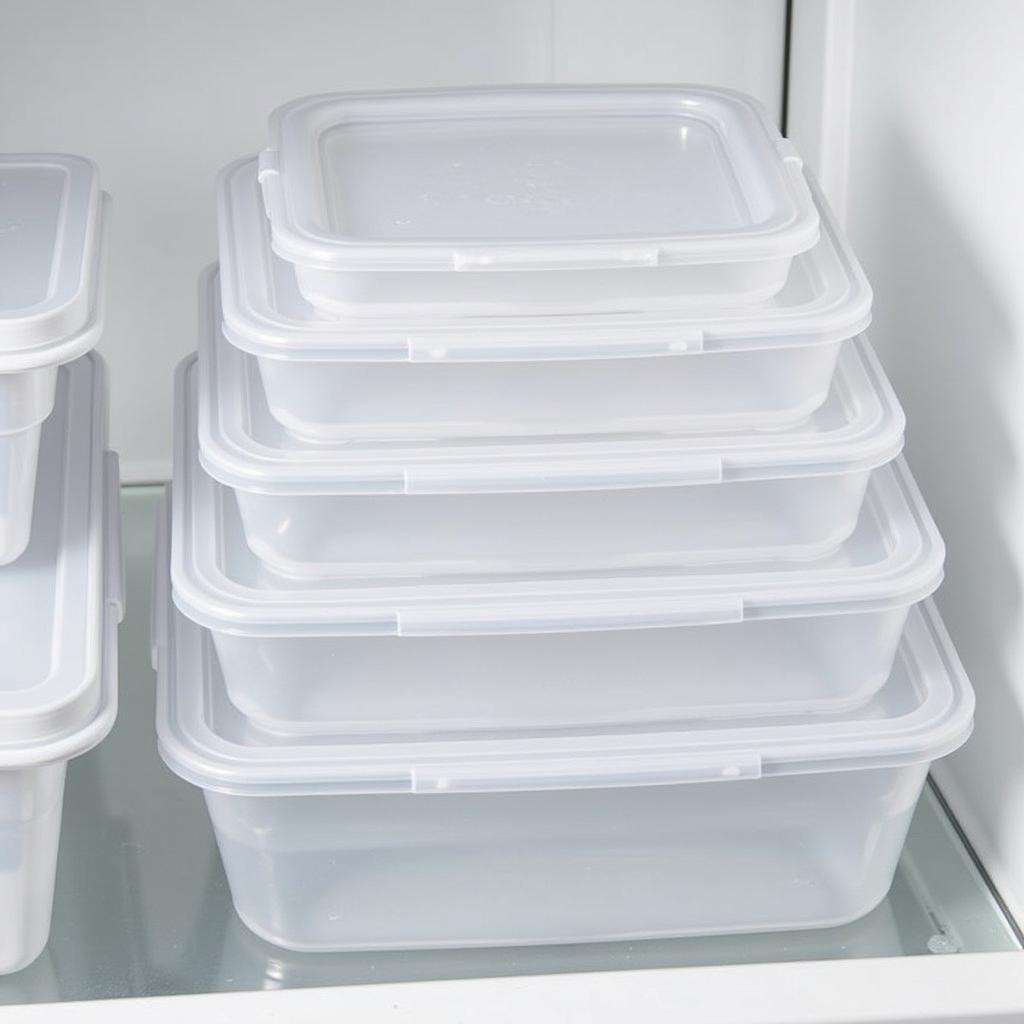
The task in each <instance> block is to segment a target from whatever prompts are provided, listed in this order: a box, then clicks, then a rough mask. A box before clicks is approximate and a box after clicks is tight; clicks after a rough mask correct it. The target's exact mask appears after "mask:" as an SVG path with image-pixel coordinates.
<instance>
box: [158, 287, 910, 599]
mask: <svg viewBox="0 0 1024 1024" xmlns="http://www.w3.org/2000/svg"><path fill="white" fill-rule="evenodd" d="M206 308H207V315H206V317H205V322H204V325H203V327H202V330H201V335H202V336H201V339H200V355H199V372H198V383H197V387H198V425H197V426H196V425H193V426H191V427H190V428H189V436H190V438H191V437H192V436H193V435H194V434H195V433H196V432H197V431H198V438H199V457H200V459H201V461H202V465H203V467H204V468H205V469H206V470H207V471H208V472H209V473H210V474H211V475H212V476H213V477H214V478H215V479H217V480H218V481H220V482H221V483H223V484H225V485H227V486H230V487H232V488H234V490H235V491H236V493H237V498H238V507H239V510H240V512H241V516H242V523H243V527H244V529H245V535H246V538H247V540H248V543H249V546H250V547H251V548H252V550H253V551H254V552H256V553H257V554H258V555H259V557H260V559H261V560H262V561H263V562H265V563H266V564H267V565H268V566H271V567H273V568H274V569H276V570H277V571H278V572H281V573H285V574H288V575H292V576H296V577H302V578H307V579H310V578H318V577H319V578H323V577H333V576H347V577H357V576H367V577H399V576H405V577H410V576H421V575H423V574H473V575H494V574H500V573H506V572H519V571H521V570H530V571H535V572H558V571H563V570H572V571H582V570H595V571H603V570H608V569H621V568H630V569H637V568H654V567H659V566H666V565H682V564H693V563H698V562H707V563H713V562H723V561H729V560H735V559H744V560H748V561H749V560H751V559H757V558H782V557H789V558H803V559H805V558H810V557H814V556H818V555H821V554H823V553H826V552H829V551H834V550H835V549H836V548H837V547H838V546H839V545H840V544H842V542H843V540H844V539H845V538H846V537H847V536H848V535H849V534H850V532H851V531H852V530H853V528H854V525H855V523H856V521H857V515H858V512H859V510H860V504H861V500H862V497H863V494H864V488H865V487H866V486H867V481H868V477H869V475H870V473H871V471H872V470H873V469H875V468H876V467H877V466H880V465H883V464H884V463H886V462H888V461H889V460H890V459H892V458H893V457H894V456H895V455H896V454H897V453H898V452H899V451H900V449H901V447H902V445H903V428H904V419H903V412H902V410H901V409H900V407H899V404H898V403H897V401H896V398H895V396H894V395H893V393H892V389H891V388H890V386H889V384H888V382H887V381H886V379H885V376H884V374H883V372H882V370H881V367H880V366H879V365H878V362H877V360H876V359H875V357H874V355H873V353H872V352H871V350H870V347H869V346H868V344H867V342H866V341H863V340H858V341H855V342H848V343H847V348H846V350H845V351H844V353H843V354H842V355H841V356H840V359H839V362H838V364H837V370H836V374H835V378H834V381H833V386H832V389H831V392H830V395H829V397H828V398H827V399H826V400H825V402H824V403H823V404H822V406H821V407H820V408H819V409H818V410H817V411H816V412H815V413H814V415H813V416H812V417H810V418H809V419H807V420H805V421H803V422H801V423H800V424H798V425H796V426H793V427H790V428H787V429H780V430H775V431H757V430H745V431H741V430H735V431H729V432H707V433H698V432H693V433H687V434H661V433H639V434H622V435H603V436H597V437H592V438H588V439H580V438H573V439H569V438H561V439H559V438H516V437H512V438H494V439H472V438H461V439H460V438H452V439H444V438H442V439H437V440H435V439H433V438H419V439H416V440H415V441H408V442H402V441H390V440H387V439H366V440H364V441H358V442H356V441H353V442H352V443H349V444H343V443H334V444H323V445H316V444H312V443H310V442H306V441H302V440H301V439H298V438H295V437H294V436H293V435H291V434H289V432H288V431H286V430H285V429H284V428H282V427H281V426H280V424H279V423H278V422H277V421H276V420H275V419H274V418H273V417H272V416H271V415H270V414H269V411H268V410H267V407H266V402H265V400H264V395H263V391H262V386H261V382H260V375H259V371H258V369H257V367H256V361H255V359H254V357H252V356H249V355H246V354H245V353H243V352H240V351H239V350H238V349H236V348H234V347H233V346H232V345H229V344H228V343H227V342H225V341H224V340H223V338H222V336H221V335H220V332H219V331H218V330H217V327H216V320H215V301H214V300H213V299H210V301H209V302H208V303H207V307H206ZM185 376H187V377H189V378H191V377H192V376H195V374H193V373H192V372H191V371H186V372H185ZM192 388H193V382H189V383H187V384H185V383H184V382H183V384H182V386H181V387H180V388H179V394H178V404H179V409H180V412H179V418H180V419H181V420H182V422H184V420H185V418H189V419H191V418H192V416H193V414H192V413H191V412H187V411H186V409H185V408H184V407H185V406H186V405H190V404H191V403H192V401H193V398H192ZM193 443H194V442H193V441H192V440H189V442H188V445H189V446H191V445H192V444H193Z"/></svg>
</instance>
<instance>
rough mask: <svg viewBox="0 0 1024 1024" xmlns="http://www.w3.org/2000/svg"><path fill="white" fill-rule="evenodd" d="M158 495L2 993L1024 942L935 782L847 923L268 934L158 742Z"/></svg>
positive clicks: (128, 533)
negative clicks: (46, 913) (53, 868)
mask: <svg viewBox="0 0 1024 1024" xmlns="http://www.w3.org/2000/svg"><path fill="white" fill-rule="evenodd" d="M156 497H157V491H156V490H155V489H149V488H136V489H132V490H129V491H127V492H126V495H125V501H124V510H125V547H126V552H125V553H126V559H127V578H128V600H129V605H128V615H127V618H126V620H125V624H124V625H123V626H122V628H121V712H120V718H119V721H118V724H117V726H116V728H115V730H114V733H113V734H112V736H111V737H110V738H109V739H108V740H107V741H106V742H105V743H104V744H103V746H101V747H100V748H99V749H98V750H96V751H94V752H92V753H91V754H88V755H86V756H85V757H83V758H81V759H80V760H78V761H76V762H74V763H73V764H72V766H71V769H70V771H69V775H68V783H67V798H66V801H65V819H64V832H63V839H62V846H61V857H60V867H59V870H58V878H57V897H56V903H55V906H54V915H53V931H52V935H51V939H50V944H49V947H48V948H47V950H46V952H45V953H44V954H43V956H42V957H41V958H40V959H39V960H38V961H37V962H36V963H35V964H34V965H33V966H32V967H30V968H28V969H27V970H25V971H22V972H21V973H20V974H17V975H13V976H11V977H8V978H0V1004H3V1003H19V1002H46V1001H54V1000H75V999H98V998H113V997H119V996H134V995H161V994H172V993H187V992H213V991H228V990H243V989H259V988H284V987H295V986H311V985H343V984H365V983H371V982H386V981H416V980H427V979H440V978H471V977H487V976H492V977H493V976H501V975H510V974H539V973H555V972H566V971H601V970H624V969H629V968H652V967H678V966H685V965H696V964H723V963H751V962H759V961H760V962H769V961H784V960H806V959H814V960H821V959H831V958H840V957H870V956H905V955H916V954H922V955H941V954H955V953H957V952H999V951H1005V950H1011V949H1017V948H1019V947H1018V944H1017V942H1016V940H1015V938H1014V932H1013V929H1012V927H1011V926H1010V924H1009V922H1008V921H1007V920H1006V919H1005V917H1004V916H1003V914H1002V913H1001V911H1000V909H999V907H998V905H997V902H996V901H995V900H994V898H993V897H992V895H991V894H990V892H989V891H988V889H987V887H986V885H985V882H984V881H983V879H982V878H981V877H980V876H979V874H978V872H977V871H976V870H975V868H974V866H973V864H972V862H971V858H970V856H969V854H968V853H967V851H966V850H965V849H964V847H963V845H962V843H961V842H960V840H959V838H958V837H957V834H956V831H955V829H954V828H953V826H952V825H951V824H950V822H949V820H948V818H947V817H946V814H945V812H944V810H943V808H942V807H941V805H940V803H939V801H938V800H937V799H936V798H935V796H934V794H932V793H931V792H926V794H925V797H924V799H923V800H922V802H921V805H920V807H919V808H918V811H917V815H916V816H915V819H914V823H913V825H912V827H911V831H910V838H909V840H908V844H907V849H906V851H905V853H904V856H903V860H902V862H901V865H900V869H899V872H898V874H897V877H896V881H895V884H894V885H893V888H892V891H891V892H890V894H889V896H888V898H887V899H886V900H885V901H884V902H883V903H882V904H881V905H880V906H879V907H878V908H877V909H875V910H874V911H873V912H872V913H870V914H868V915H867V916H866V917H864V918H862V919H861V920H860V921H856V922H854V923H853V924H850V925H846V926H845V927H842V928H832V929H827V930H821V931H808V932H789V933H785V934H766V935H747V936H719V937H715V938H697V939H676V940H657V941H650V942H630V943H607V944H600V945H579V946H546V947H532V948H517V949H474V950H432V951H425V952H406V953H403V952H388V953H346V954H297V953H289V952H287V951H283V950H280V949H277V948H276V947H273V946H270V945H268V944H267V943H265V942H262V941H261V940H260V939H257V938H256V937H255V936H254V935H252V934H251V933H250V932H249V931H248V930H247V929H246V928H245V926H244V925H242V924H241V922H240V921H239V920H238V918H237V917H236V916H235V914H234V912H233V910H232V908H231V900H230V895H229V893H228V888H227V883H226V881H225V878H224V873H223V871H222V870H221V866H220V860H219V858H218V856H217V850H216V847H215V846H214V842H213V836H212V833H211V831H210V827H209V823H208V821H207V817H206V810H205V807H204V805H203V798H202V795H201V793H200V792H199V791H198V790H197V789H195V788H193V787H192V786H189V785H187V784H185V783H184V782H181V781H180V780H179V779H177V778H176V777H175V776H173V775H172V774H171V773H170V772H169V771H168V770H167V769H166V768H165V767H164V765H163V762H162V761H161V760H160V758H159V755H158V754H157V751H156V741H155V736H154V730H153V688H154V678H153V672H152V670H151V669H150V666H149V640H148V615H149V568H150V560H151V558H152V551H153V525H154V516H155V509H156ZM410 912H411V913H415V908H414V907H411V908H410Z"/></svg>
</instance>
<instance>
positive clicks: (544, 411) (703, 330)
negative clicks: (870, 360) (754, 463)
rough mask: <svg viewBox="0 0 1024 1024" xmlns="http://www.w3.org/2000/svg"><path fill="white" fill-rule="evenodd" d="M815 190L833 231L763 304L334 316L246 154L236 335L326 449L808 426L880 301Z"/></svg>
mask: <svg viewBox="0 0 1024 1024" xmlns="http://www.w3.org/2000/svg"><path fill="white" fill-rule="evenodd" d="M812 191H813V193H814V196H815V201H816V203H817V204H818V206H819V207H820V208H821V216H822V226H823V230H822V234H821V238H820V240H819V242H818V244H817V245H816V246H815V247H814V249H812V250H811V251H809V252H807V253H804V254H802V255H801V256H798V257H797V258H796V260H795V261H794V263H793V267H792V270H791V272H790V275H789V278H788V280H787V282H786V286H785V288H783V289H782V291H781V292H780V293H779V294H778V295H777V296H776V297H775V299H774V300H772V301H771V302H769V303H767V304H764V305H759V306H756V307H754V308H745V307H744V308H735V307H732V308H722V307H712V308H692V307H690V308H687V307H683V308H680V309H677V310H666V311H639V312H635V313H630V314H618V315H614V314H605V315H584V314H579V315H574V316H573V315H566V316H560V317H538V316H522V315H520V316H508V317H472V318H466V317H462V318H460V317H451V318H447V319H433V320H428V319H425V318H423V317H419V318H413V319H409V318H407V317H406V318H403V317H397V318H392V319H387V320H385V319H381V318H377V319H367V318H363V319H351V318H349V319H346V320H331V319H327V318H324V317H321V316H318V315H317V314H316V313H315V311H314V310H313V309H312V307H310V306H309V304H308V303H307V302H306V301H305V300H304V299H303V298H302V295H301V293H300V292H299V291H298V288H297V285H296V281H295V271H294V268H293V267H292V266H291V265H290V264H288V263H286V262H285V261H284V260H282V259H281V258H280V257H277V256H275V255H274V254H273V253H272V251H271V249H270V240H269V226H268V221H267V218H266V216H265V214H264V211H263V207H262V203H261V200H260V196H259V190H258V186H257V184H256V169H255V162H254V161H252V160H249V161H242V162H240V163H237V164H232V165H231V166H230V167H228V168H227V169H226V170H225V171H224V173H223V174H222V176H221V182H220V199H219V204H218V210H219V225H220V260H221V262H220V269H221V273H220V276H219V284H220V289H221V297H222V302H223V321H224V333H225V337H226V338H227V339H228V340H229V341H230V342H231V343H232V344H233V345H236V346H237V347H239V348H241V349H242V350H243V351H247V352H249V353H250V354H252V355H255V356H256V357H257V359H258V365H259V368H260V374H261V378H262V382H263V387H264V391H265V393H266V398H267V407H268V409H269V411H270V412H271V414H272V415H273V416H274V417H275V418H276V419H277V420H278V421H279V422H280V423H282V424H283V425H284V426H286V427H287V428H288V429H289V430H291V431H293V432H294V433H296V434H298V435H300V436H303V437H308V438H310V439H311V440H317V441H332V440H335V441H336V440H349V439H352V438H356V437H361V436H377V437H381V436H389V437H390V436H406V437H409V436H415V435H420V436H427V437H431V436H433V437H436V436H443V435H445V434H448V435H451V434H453V433H461V434H463V435H477V436H486V435H491V436H494V435H501V434H517V433H518V434H531V433H533V434H542V433H543V434H563V435H567V434H583V433H605V432H612V431H630V430H637V429H691V428H695V427H699V428H709V427H716V428H718V429H721V428H723V427H733V426H741V427H742V426H746V427H750V426H762V427H763V426H774V425H779V424H784V423H794V422H796V421H798V420H799V419H800V418H801V417H803V416H806V415H808V414H810V413H811V412H812V411H813V410H814V409H815V408H817V406H819V405H820V404H821V402H822V401H823V400H824V398H825V396H826V395H827V393H828V389H829V384H830V380H831V376H832V369H833V367H834V365H835V360H836V357H837V355H838V352H839V348H840V344H841V342H842V341H844V340H845V339H847V338H851V337H853V336H854V335H855V334H858V333H859V332H860V331H862V330H863V329H864V328H865V327H866V326H867V324H868V322H869V321H870V310H871V289H870V287H869V286H868V284H867V281H866V280H865V278H864V275H863V272H862V271H861V269H860V266H859V265H858V263H857V261H856V258H855V257H854V256H853V254H852V252H851V251H850V248H849V246H848V244H847V243H846V240H845V238H844V237H843V235H842V232H841V230H840V228H839V227H838V225H837V224H836V223H835V219H834V217H833V216H832V214H831V212H830V211H829V210H828V208H827V205H826V204H825V201H824V199H823V198H822V197H821V195H820V193H819V192H818V190H817V189H816V187H814V186H813V183H812ZM205 287H206V288H209V287H213V283H212V282H211V281H209V279H208V280H207V282H206V284H205ZM208 301H211V300H210V298H209V296H208V295H207V294H203V295H201V297H200V302H202V303H205V302H208ZM215 315H216V316H217V318H218V319H219V318H220V314H219V313H215ZM698 357H699V358H698Z"/></svg>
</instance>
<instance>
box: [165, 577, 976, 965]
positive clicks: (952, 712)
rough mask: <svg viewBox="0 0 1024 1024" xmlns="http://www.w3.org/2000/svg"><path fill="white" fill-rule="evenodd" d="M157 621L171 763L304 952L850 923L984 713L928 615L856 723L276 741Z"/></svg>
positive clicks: (259, 926) (239, 869)
mask: <svg viewBox="0 0 1024 1024" xmlns="http://www.w3.org/2000/svg"><path fill="white" fill-rule="evenodd" d="M165 585H166V584H165ZM169 605H170V602H165V610H166V609H167V607H168V606H169ZM160 622H161V625H160V627H159V630H158V635H157V637H156V638H155V656H156V661H157V663H158V665H159V694H158V705H157V732H158V736H159V743H160V751H161V754H162V756H163V758H164V760H165V761H166V762H167V764H168V765H169V766H170V767H171V769H172V770H173V771H175V772H176V773H177V774H178V775H180V776H181V777H182V778H184V779H186V780H187V781H189V782H191V783H193V784H194V785H197V786H199V787H201V788H202V789H203V790H204V792H205V796H206V803H207V808H208V810H209V812H210V817H211V820H212V822H213V827H214V830H215V833H216V836H217V843H218V846H219V848H220V853H221V858H222V860H223V862H224V867H225V870H226V873H227V876H228V881H229V884H230V886H231V893H232V898H233V900H234V904H235V907H236V909H237V911H238V914H239V916H240V917H241V918H242V920H243V921H244V922H245V923H246V924H247V925H248V926H249V928H251V929H252V930H253V931H254V932H256V933H257V934H258V935H259V936H260V937H261V938H263V939H266V940H267V941H269V942H272V943H274V944H276V945H280V946H284V947H287V948H289V949H296V950H306V951H318V950H323V951H326V950H345V949H389V948H422V947H432V946H477V945H515V944H525V943H530V944H534V943H552V942H585V941H610V940H632V939H642V938H654V937H667V936H683V935H705V934H715V933H727V932H743V931H757V930H771V931H777V930H782V929H795V928H821V927H827V926H831V925H838V924H841V923H844V922H847V921H850V920H852V919H855V918H857V917H859V916H861V915H863V914H865V913H867V911H869V910H870V909H872V908H873V907H874V906H875V905H876V904H877V903H878V902H879V901H880V900H881V899H882V898H883V896H884V895H885V893H886V891H887V890H888V888H889V885H890V884H891V881H892V877H893V872H894V869H895V867H896V863H897V859H898V857H899V854H900V850H901V847H902V845H903V841H904V838H905V836H906V832H907V827H908V825H909V822H910V818H911V815H912V813H913V810H914V807H915V804H916V802H917V799H918V796H919V795H920V792H921V787H922V785H923V783H924V781H925V777H926V775H927V772H928V767H929V764H930V762H931V761H933V760H935V759H936V758H939V757H941V756H943V755H945V754H947V753H949V752H950V751H952V750H954V749H956V748H957V747H958V746H959V745H960V744H961V743H963V741H964V740H965V739H966V738H967V736H968V734H969V732H970V728H971V722H972V713H973V695H972V693H971V690H970V686H969V684H968V683H967V681H966V679H965V678H964V675H963V671H962V669H961V667H960V665H959V663H958V661H957V658H956V655H955V653H954V652H953V650H952V649H951V647H950V644H949V640H948V638H947V637H946V634H945V632H944V631H943V629H942V626H941V624H940V623H939V621H938V618H937V615H936V613H935V609H934V607H933V606H932V605H931V603H930V602H927V603H925V604H924V605H923V606H921V607H919V608H918V609H915V610H914V611H913V612H912V614H911V616H910V618H909V621H908V625H907V629H906V632H905V634H904V637H903V641H902V644H901V647H900V653H899V656H898V658H897V659H896V661H895V664H894V666H893V671H892V674H891V676H890V678H889V679H888V681H887V682H886V684H885V686H884V687H883V688H882V690H881V691H880V692H879V694H878V695H877V696H876V697H875V698H874V699H873V700H872V701H871V702H870V703H869V704H868V705H867V706H865V707H863V708H861V709H860V710H858V711H855V712H851V713H848V714H845V715H836V716H816V717H806V716H795V717H791V718H785V719H775V720H766V719H763V718H751V719H741V720H733V721H730V722H728V723H715V722H709V721H705V720H699V719H696V720H688V721H687V720H681V721H676V722H673V723H666V724H665V725H664V726H663V727H660V728H658V729H657V730H645V731H636V732H634V731H630V730H629V729H628V728H626V727H624V726H621V725H618V726H612V725H609V726H608V727H607V728H605V729H601V730H590V731H579V730H572V731H566V732H559V733H556V734H551V733H546V734H539V733H531V732H522V733H519V734H512V735H506V736H505V737H504V738H496V737H493V736H487V735H478V734H475V735H472V736H466V735H464V734H463V735H430V734H421V735H418V736H415V737H402V736H393V735H386V734H385V735H376V736H374V737H365V738H354V737H351V736H306V735H300V736H294V737H280V736H277V735H275V734H272V733H265V732H262V731H261V730H260V729H259V728H258V727H257V726H256V725H255V724H254V723H252V722H251V721H249V720H248V719H247V718H246V717H245V716H244V715H242V714H240V713H239V712H238V711H237V709H235V708H234V707H233V706H232V704H231V703H230V701H229V700H228V699H227V696H226V692H225V687H224V680H223V679H222V677H221V674H220V669H219V666H218V659H217V656H216V654H215V651H214V646H213V644H212V643H211V638H210V637H209V635H208V634H206V633H205V631H204V630H202V629H200V628H198V627H197V626H196V625H195V624H193V623H191V622H190V621H188V620H187V619H186V618H185V617H184V616H182V615H180V614H174V613H173V612H171V614H169V615H168V616H167V617H165V618H162V619H161V620H160ZM552 682H553V683H555V685H557V681H552ZM756 682H757V680H751V685H755V684H756ZM822 684H823V686H827V680H825V679H824V678H823V679H822Z"/></svg>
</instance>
